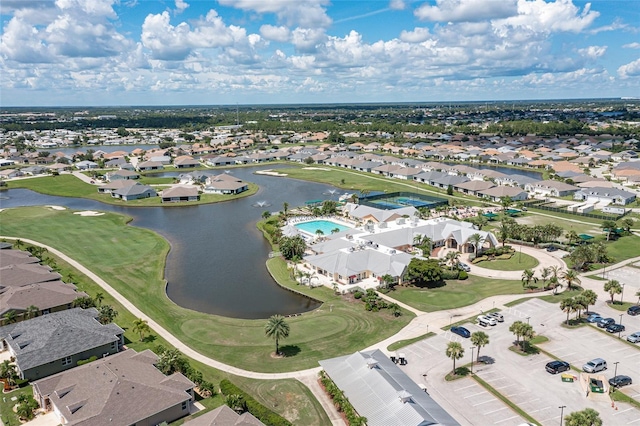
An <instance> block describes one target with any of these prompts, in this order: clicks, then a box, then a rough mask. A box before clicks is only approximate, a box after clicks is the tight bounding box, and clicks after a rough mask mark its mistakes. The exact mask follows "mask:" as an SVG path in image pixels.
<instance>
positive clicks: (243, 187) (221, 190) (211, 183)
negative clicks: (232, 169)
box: [204, 173, 249, 194]
mask: <svg viewBox="0 0 640 426" xmlns="http://www.w3.org/2000/svg"><path fill="white" fill-rule="evenodd" d="M248 189H249V184H247V183H246V182H243V181H242V180H241V179H238V178H236V177H234V176H230V175H228V174H226V173H223V174H220V175H217V176H211V177H209V178H208V179H207V181H206V182H205V186H204V192H205V193H209V194H240V193H241V192H244V191H247V190H248Z"/></svg>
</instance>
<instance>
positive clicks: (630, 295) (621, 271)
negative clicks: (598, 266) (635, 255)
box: [600, 262, 640, 301]
mask: <svg viewBox="0 0 640 426" xmlns="http://www.w3.org/2000/svg"><path fill="white" fill-rule="evenodd" d="M634 266H635V267H633V266H624V267H622V268H617V269H612V270H606V271H605V273H604V278H605V279H607V280H617V281H618V282H619V283H620V284H624V285H625V288H624V296H625V297H624V299H625V301H635V300H637V299H638V298H637V297H636V296H635V294H636V292H637V291H638V290H640V285H639V284H640V282H639V281H638V274H640V262H639V263H635V264H634ZM600 276H602V275H600ZM617 297H620V295H618V296H617Z"/></svg>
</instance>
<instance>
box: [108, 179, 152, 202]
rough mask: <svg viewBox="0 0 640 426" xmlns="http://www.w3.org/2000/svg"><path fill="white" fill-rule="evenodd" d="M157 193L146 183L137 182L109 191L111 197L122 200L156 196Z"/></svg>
mask: <svg viewBox="0 0 640 426" xmlns="http://www.w3.org/2000/svg"><path fill="white" fill-rule="evenodd" d="M157 195H158V193H157V192H156V190H155V189H153V188H151V187H150V186H148V185H142V184H140V183H138V182H136V183H134V184H133V185H129V186H123V187H122V188H118V189H114V190H112V191H111V196H112V197H113V198H119V199H121V200H122V201H132V200H140V199H143V198H150V197H156V196H157Z"/></svg>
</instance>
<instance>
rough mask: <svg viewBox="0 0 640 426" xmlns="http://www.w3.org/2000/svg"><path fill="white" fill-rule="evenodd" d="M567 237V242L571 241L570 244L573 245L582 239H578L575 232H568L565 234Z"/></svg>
mask: <svg viewBox="0 0 640 426" xmlns="http://www.w3.org/2000/svg"><path fill="white" fill-rule="evenodd" d="M565 237H567V240H569V244H571V245H573V244H574V243H575V242H577V241H578V240H579V239H580V237H578V233H577V232H576V231H574V230H571V231H568V232H567V233H566V234H565Z"/></svg>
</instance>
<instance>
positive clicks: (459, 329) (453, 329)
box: [451, 326, 471, 338]
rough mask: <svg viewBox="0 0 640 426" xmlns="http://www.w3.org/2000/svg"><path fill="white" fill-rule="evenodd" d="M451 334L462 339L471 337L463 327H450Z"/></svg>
mask: <svg viewBox="0 0 640 426" xmlns="http://www.w3.org/2000/svg"><path fill="white" fill-rule="evenodd" d="M451 332H452V333H455V334H457V335H458V336H462V337H464V338H469V337H471V333H470V332H469V330H467V329H466V328H464V327H457V326H456V327H451Z"/></svg>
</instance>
